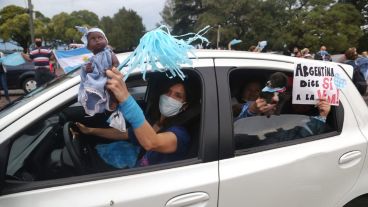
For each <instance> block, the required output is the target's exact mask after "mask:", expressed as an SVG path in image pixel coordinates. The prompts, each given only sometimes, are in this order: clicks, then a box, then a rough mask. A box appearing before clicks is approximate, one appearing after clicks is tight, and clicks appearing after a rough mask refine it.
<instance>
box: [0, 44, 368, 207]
mask: <svg viewBox="0 0 368 207" xmlns="http://www.w3.org/2000/svg"><path fill="white" fill-rule="evenodd" d="M196 55H197V57H193V59H192V60H193V65H192V66H186V65H183V67H182V71H184V73H185V74H186V81H189V83H190V84H189V85H190V86H192V89H193V90H192V91H191V94H192V97H193V98H195V99H196V100H195V102H194V104H193V107H192V110H188V111H189V112H190V113H189V112H187V113H186V115H185V119H184V120H183V122H182V124H183V125H185V126H186V127H187V129H188V131H189V132H190V135H191V146H190V148H189V150H188V152H187V156H186V157H183V159H182V160H178V161H175V162H167V163H161V164H157V165H151V166H147V167H136V168H130V169H114V170H107V171H104V172H100V171H99V169H98V166H96V165H94V163H93V161H94V157H93V156H92V155H91V154H92V151H93V150H94V148H93V146H94V145H96V143H99V142H103V139H102V138H99V137H84V138H80V139H73V138H72V137H71V135H70V133H69V127H70V126H71V124H72V123H73V122H76V121H78V122H82V123H85V124H86V125H88V126H99V127H102V126H106V119H107V118H108V115H109V114H108V113H104V114H98V115H96V116H93V117H90V116H87V115H86V114H85V113H84V110H83V108H82V107H81V105H80V104H79V103H78V101H77V93H78V89H79V83H80V77H79V75H78V72H72V73H69V74H66V75H65V76H62V77H60V78H58V79H57V80H54V81H53V82H51V83H48V84H47V85H45V86H42V87H40V88H38V89H36V90H34V91H32V92H31V93H29V94H27V95H25V96H24V97H22V98H20V99H18V100H17V101H15V102H14V103H13V104H11V105H10V106H8V107H6V108H5V109H3V110H1V111H0V169H1V171H0V206H4V207H13V206H38V207H43V206H45V207H46V206H47V207H48V206H68V207H69V206H78V207H84V206H95V207H97V206H101V207H102V206H130V207H144V206H150V207H151V206H152V207H153V206H172V207H174V206H176V207H178V206H193V207H194V206H197V207H204V206H208V207H236V206H241V207H244V206H251V207H263V206H275V207H276V206H277V207H296V206H297V207H311V206H313V207H328V206H358V204H360V205H361V206H368V201H367V199H366V198H367V196H368V165H367V164H368V161H367V146H368V140H367V138H368V126H367V124H368V110H367V106H366V104H365V102H364V101H363V99H362V97H361V96H360V95H359V93H358V91H357V90H356V88H355V87H354V84H353V83H352V82H351V80H350V78H349V76H350V77H351V75H352V68H351V67H350V66H347V65H344V64H338V63H326V64H332V65H333V66H335V67H341V70H343V71H344V73H343V77H342V78H343V79H345V80H347V83H346V87H344V88H342V89H341V93H340V103H339V105H338V106H333V107H332V109H331V112H330V114H329V116H328V117H327V120H326V129H325V130H324V131H322V132H321V133H318V134H314V135H312V136H306V137H302V138H301V137H288V138H287V139H285V140H284V141H280V142H274V143H270V144H262V143H263V142H262V140H267V139H268V138H269V137H272V136H273V135H275V133H276V132H278V131H288V130H290V129H293V128H295V127H303V126H302V125H301V124H300V121H301V120H305V119H306V118H309V115H311V114H307V113H305V114H303V113H301V114H295V113H293V114H292V113H291V112H290V109H291V108H290V107H289V108H288V107H286V108H285V109H284V110H280V113H281V114H280V115H279V116H277V115H271V116H270V117H269V118H267V117H266V116H254V117H248V118H245V119H240V120H241V121H235V118H234V117H235V114H234V113H235V112H233V110H232V104H233V102H232V99H234V97H237V96H238V95H239V91H240V89H241V86H242V85H244V84H245V82H247V81H252V80H258V81H260V82H262V84H265V83H266V81H267V78H268V77H269V76H270V74H272V73H274V72H276V71H281V72H283V73H285V74H286V75H287V76H289V77H292V76H293V70H294V64H295V63H296V62H298V61H300V59H298V58H292V57H286V56H281V55H272V54H263V53H249V52H237V51H214V50H199V51H197V52H196ZM126 56H127V54H119V55H118V57H119V59H120V60H123V59H124V58H125V57H126ZM305 61H307V62H308V61H310V63H316V61H315V60H305ZM165 80H168V78H167V77H166V74H165V73H160V72H149V73H148V74H147V81H144V80H142V74H141V73H140V72H139V71H135V72H134V73H132V74H131V75H130V76H129V78H128V80H127V85H128V87H129V90H130V92H131V94H132V95H133V97H134V98H135V99H136V100H137V102H138V104H139V105H140V106H141V107H142V109H143V111H145V112H147V113H149V111H150V109H151V108H152V104H154V103H155V101H156V100H157V99H156V98H155V97H157V93H158V89H159V88H160V86H161V85H162V84H163V82H164V81H165ZM288 90H292V89H291V88H289V89H288ZM288 111H289V112H288ZM234 121H235V122H234Z"/></svg>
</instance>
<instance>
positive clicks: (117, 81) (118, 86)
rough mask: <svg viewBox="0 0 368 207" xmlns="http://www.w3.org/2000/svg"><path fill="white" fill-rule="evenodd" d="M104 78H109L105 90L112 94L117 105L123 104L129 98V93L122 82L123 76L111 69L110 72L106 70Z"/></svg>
mask: <svg viewBox="0 0 368 207" xmlns="http://www.w3.org/2000/svg"><path fill="white" fill-rule="evenodd" d="M106 76H107V77H108V78H109V79H108V80H107V83H106V88H107V89H109V90H110V91H111V92H112V93H113V94H114V96H115V98H116V100H117V101H118V103H119V104H120V103H122V102H124V101H125V100H126V99H127V98H128V97H129V92H128V88H127V87H126V84H125V82H124V81H123V74H121V73H120V71H118V70H117V69H116V68H115V67H113V68H112V69H111V70H106Z"/></svg>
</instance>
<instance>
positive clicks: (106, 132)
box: [76, 122, 128, 140]
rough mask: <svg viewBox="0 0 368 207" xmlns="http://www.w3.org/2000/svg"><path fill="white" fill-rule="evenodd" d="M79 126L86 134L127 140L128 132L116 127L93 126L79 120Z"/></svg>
mask: <svg viewBox="0 0 368 207" xmlns="http://www.w3.org/2000/svg"><path fill="white" fill-rule="evenodd" d="M76 125H77V127H78V128H79V131H80V132H82V133H83V134H86V135H94V136H98V137H103V138H107V139H114V140H127V139H128V133H127V132H121V131H119V130H117V129H115V128H91V127H86V126H85V125H83V124H81V123H79V122H77V123H76Z"/></svg>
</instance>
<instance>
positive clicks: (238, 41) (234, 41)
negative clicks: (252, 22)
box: [229, 39, 242, 45]
mask: <svg viewBox="0 0 368 207" xmlns="http://www.w3.org/2000/svg"><path fill="white" fill-rule="evenodd" d="M241 42H242V40H237V39H233V40H231V41H230V42H229V44H230V45H236V44H239V43H241Z"/></svg>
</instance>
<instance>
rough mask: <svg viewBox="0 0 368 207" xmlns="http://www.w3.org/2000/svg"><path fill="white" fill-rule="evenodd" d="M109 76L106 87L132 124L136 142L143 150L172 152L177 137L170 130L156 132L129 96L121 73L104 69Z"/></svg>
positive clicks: (174, 148) (175, 145)
mask: <svg viewBox="0 0 368 207" xmlns="http://www.w3.org/2000/svg"><path fill="white" fill-rule="evenodd" d="M106 75H107V76H108V77H109V78H110V79H108V80H107V85H106V87H107V88H108V89H109V90H110V91H111V92H113V93H114V95H115V98H116V99H117V101H118V103H119V110H120V111H121V112H122V113H123V115H124V117H125V118H126V120H127V121H128V122H129V123H130V124H131V125H132V127H133V129H134V134H135V135H136V137H137V140H138V142H139V143H140V144H141V146H142V147H143V148H144V149H145V150H153V151H157V152H162V153H172V152H175V151H176V148H177V137H176V135H175V134H174V133H172V132H164V133H156V132H155V130H154V129H153V128H152V126H151V125H150V124H149V123H148V122H147V120H146V119H145V117H144V115H143V112H142V109H141V108H140V107H139V106H138V104H137V102H135V100H134V99H133V97H131V96H130V94H129V92H128V89H127V87H126V85H125V82H124V81H123V75H122V74H121V73H120V72H119V71H118V70H117V69H116V68H113V69H112V70H108V71H106Z"/></svg>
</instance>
